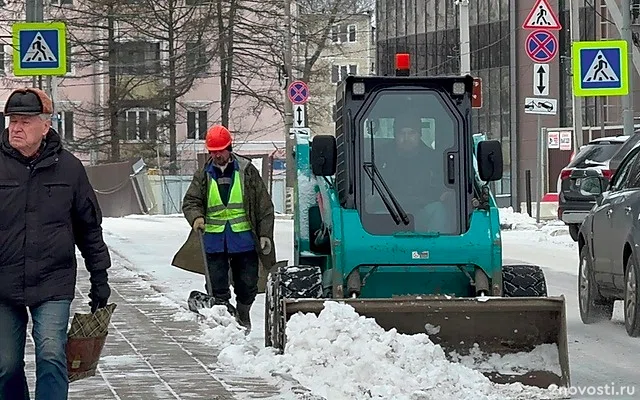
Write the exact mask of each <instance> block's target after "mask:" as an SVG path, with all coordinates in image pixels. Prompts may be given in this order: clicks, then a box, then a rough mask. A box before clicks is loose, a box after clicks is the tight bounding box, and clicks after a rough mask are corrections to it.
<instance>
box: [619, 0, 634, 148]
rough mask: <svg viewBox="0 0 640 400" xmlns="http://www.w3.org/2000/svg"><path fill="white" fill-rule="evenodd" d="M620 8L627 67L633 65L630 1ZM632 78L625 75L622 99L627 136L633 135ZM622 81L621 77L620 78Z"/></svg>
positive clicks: (630, 75)
mask: <svg viewBox="0 0 640 400" xmlns="http://www.w3.org/2000/svg"><path fill="white" fill-rule="evenodd" d="M621 8H622V29H620V33H621V36H622V40H624V41H625V42H626V43H627V48H628V49H629V51H628V52H627V54H625V55H624V57H625V58H626V60H625V61H623V63H626V64H627V65H633V59H632V58H631V57H630V54H631V50H632V49H633V46H634V44H633V37H632V34H631V1H630V0H622V4H621ZM632 76H633V74H630V73H627V76H626V79H627V87H628V88H629V92H628V93H627V94H626V95H625V96H624V97H623V98H622V124H623V126H624V130H623V132H624V134H625V135H627V136H632V135H633V125H634V124H633V85H632ZM620 79H622V77H620Z"/></svg>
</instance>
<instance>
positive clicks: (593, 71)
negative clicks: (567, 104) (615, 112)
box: [571, 40, 629, 96]
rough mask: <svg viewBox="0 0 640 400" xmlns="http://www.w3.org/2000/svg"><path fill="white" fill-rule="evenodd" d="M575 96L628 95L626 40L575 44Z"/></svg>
mask: <svg viewBox="0 0 640 400" xmlns="http://www.w3.org/2000/svg"><path fill="white" fill-rule="evenodd" d="M571 59H572V63H573V93H574V95H576V96H625V95H627V94H628V93H629V79H628V76H629V59H628V50H627V42H626V41H624V40H599V41H588V42H573V45H572V49H571Z"/></svg>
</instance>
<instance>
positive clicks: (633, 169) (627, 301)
mask: <svg viewBox="0 0 640 400" xmlns="http://www.w3.org/2000/svg"><path fill="white" fill-rule="evenodd" d="M638 221H640V146H635V147H634V148H633V149H631V151H630V152H629V153H628V154H626V156H625V157H624V158H623V160H622V162H621V163H620V166H619V168H618V169H617V171H616V172H615V174H614V175H613V177H612V178H611V181H610V183H609V184H608V185H607V187H605V190H604V191H603V193H602V194H599V195H596V204H595V206H594V207H593V208H592V209H591V210H590V211H589V212H587V215H586V218H585V219H584V221H583V223H582V225H581V227H580V230H579V232H578V249H579V254H580V267H579V273H578V293H579V304H580V306H579V307H580V317H581V319H582V322H583V323H585V324H591V323H594V322H598V321H603V320H609V319H611V316H612V314H613V303H614V301H615V300H623V301H624V319H625V328H626V330H627V333H628V334H629V336H640V248H638V246H637V243H640V223H639V222H638Z"/></svg>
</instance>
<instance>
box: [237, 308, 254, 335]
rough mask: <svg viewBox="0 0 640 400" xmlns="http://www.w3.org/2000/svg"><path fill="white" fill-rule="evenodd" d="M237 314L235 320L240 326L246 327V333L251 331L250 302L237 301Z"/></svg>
mask: <svg viewBox="0 0 640 400" xmlns="http://www.w3.org/2000/svg"><path fill="white" fill-rule="evenodd" d="M237 310H238V315H237V317H236V320H237V321H238V324H240V326H242V327H244V328H245V329H246V334H247V335H248V334H249V332H251V304H249V305H247V304H242V303H238V305H237Z"/></svg>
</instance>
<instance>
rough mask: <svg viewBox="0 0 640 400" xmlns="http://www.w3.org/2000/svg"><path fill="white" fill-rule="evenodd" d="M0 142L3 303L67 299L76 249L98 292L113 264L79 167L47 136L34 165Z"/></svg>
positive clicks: (72, 282)
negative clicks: (78, 250)
mask: <svg viewBox="0 0 640 400" xmlns="http://www.w3.org/2000/svg"><path fill="white" fill-rule="evenodd" d="M1 135H2V137H1V142H0V302H3V303H8V304H13V305H27V306H33V305H37V304H39V303H41V302H44V301H48V300H72V299H73V298H74V294H75V284H76V268H77V264H76V256H75V245H77V246H78V248H79V249H80V252H81V253H82V256H83V258H84V259H85V263H86V266H87V270H88V271H89V272H90V274H91V278H90V280H91V282H92V284H95V285H101V284H104V283H107V269H108V268H109V267H110V265H111V260H110V257H109V251H108V249H107V246H106V245H105V243H104V241H103V239H102V227H101V223H102V213H101V211H100V207H99V205H98V201H97V199H96V196H95V193H94V191H93V188H92V186H91V184H90V183H89V179H88V178H87V174H86V171H85V169H84V166H83V165H82V163H81V162H80V160H78V159H77V158H76V157H75V156H74V155H73V154H71V153H70V152H68V151H67V150H64V149H63V148H62V143H61V141H60V136H59V135H58V133H57V132H56V131H55V130H53V129H51V130H49V133H48V134H47V136H46V139H45V142H44V144H43V147H42V148H41V151H40V154H39V155H38V156H37V157H36V158H35V159H34V160H32V161H30V160H28V159H27V158H25V157H24V156H22V155H21V154H20V153H19V152H18V151H17V150H15V149H13V148H12V147H11V146H10V145H9V135H8V131H7V130H6V129H5V131H4V132H2V133H1Z"/></svg>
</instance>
